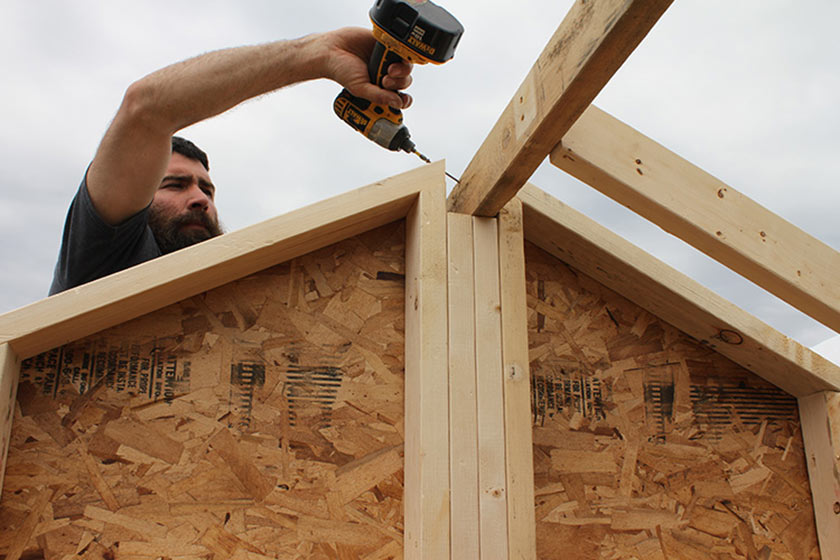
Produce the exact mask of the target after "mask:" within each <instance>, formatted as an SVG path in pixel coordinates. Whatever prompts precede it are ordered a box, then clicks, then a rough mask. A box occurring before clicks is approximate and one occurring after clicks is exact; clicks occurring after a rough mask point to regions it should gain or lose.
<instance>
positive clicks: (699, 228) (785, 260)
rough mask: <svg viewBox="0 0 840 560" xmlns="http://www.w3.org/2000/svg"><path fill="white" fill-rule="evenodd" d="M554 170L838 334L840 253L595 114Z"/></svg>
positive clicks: (568, 138) (579, 127)
mask: <svg viewBox="0 0 840 560" xmlns="http://www.w3.org/2000/svg"><path fill="white" fill-rule="evenodd" d="M551 162H552V163H553V164H554V165H556V166H557V167H559V168H560V169H562V170H564V171H566V172H568V173H570V174H571V175H574V176H575V177H577V178H578V179H580V180H581V181H584V182H585V183H587V184H589V185H590V186H592V187H594V188H595V189H597V190H598V191H600V192H602V193H603V194H605V195H607V196H609V197H610V198H612V199H613V200H615V201H617V202H619V203H621V204H623V205H624V206H626V207H628V208H630V209H631V210H633V211H634V212H636V213H638V214H639V215H641V216H644V217H645V218H647V219H648V220H650V221H652V222H653V223H655V224H656V225H658V226H659V227H661V228H662V229H664V230H665V231H667V232H669V233H671V234H673V235H675V236H677V237H679V238H680V239H682V240H683V241H685V242H686V243H689V244H691V245H693V246H694V247H696V248H697V249H699V250H701V251H703V252H704V253H706V254H707V255H709V256H710V257H712V258H713V259H715V260H717V261H719V262H721V263H722V264H724V265H726V266H728V267H729V268H731V269H732V270H734V271H735V272H738V273H739V274H741V275H743V276H745V277H746V278H748V279H750V280H752V281H753V282H755V283H756V284H758V285H759V286H761V287H762V288H764V289H766V290H767V291H769V292H771V293H773V294H775V295H777V296H778V297H780V298H781V299H783V300H785V301H786V302H788V303H790V304H791V305H793V306H794V307H796V308H798V309H799V310H801V311H803V312H804V313H805V314H807V315H810V316H811V317H813V318H814V319H817V320H818V321H820V322H822V323H824V324H825V325H826V326H828V327H831V328H832V329H834V330H835V331H838V332H840V284H838V282H837V278H838V276H840V253H838V252H837V251H835V250H834V249H832V248H831V247H829V246H828V245H826V244H825V243H822V242H821V241H819V240H818V239H816V238H814V237H812V236H810V235H808V234H807V233H805V232H804V231H802V230H801V229H799V228H798V227H796V226H794V225H793V224H791V223H790V222H787V221H785V220H784V219H783V218H781V217H779V216H777V215H776V214H774V213H773V212H771V211H769V210H767V209H766V208H764V207H763V206H761V205H759V204H758V203H756V202H755V201H753V200H751V199H750V198H748V197H746V196H744V195H743V194H741V193H739V192H738V191H736V190H735V189H733V188H732V187H730V186H729V185H726V184H725V183H722V182H721V181H719V180H717V179H716V178H714V177H713V176H711V175H709V174H708V173H706V172H705V171H703V170H702V169H700V168H698V167H696V166H694V165H692V164H691V163H689V162H688V161H686V160H685V159H683V158H681V157H680V156H678V155H677V154H675V153H673V152H671V151H669V150H668V149H666V148H664V147H663V146H662V145H660V144H657V143H656V142H654V141H653V140H651V139H650V138H648V137H646V136H644V135H643V134H641V133H639V132H637V131H636V130H634V129H633V128H632V127H630V126H628V125H626V124H624V123H622V122H621V121H619V120H618V119H616V118H614V117H612V116H610V115H609V114H607V113H605V112H604V111H602V110H600V109H598V108H597V107H590V108H589V109H587V110H586V112H585V113H584V114H583V115H582V116H581V117H580V119H578V121H577V122H576V123H575V124H574V126H572V128H571V129H570V130H569V132H568V133H567V134H566V135H565V136H564V137H563V140H562V142H561V143H560V144H559V145H558V146H557V148H556V149H555V150H554V151H553V152H552V154H551Z"/></svg>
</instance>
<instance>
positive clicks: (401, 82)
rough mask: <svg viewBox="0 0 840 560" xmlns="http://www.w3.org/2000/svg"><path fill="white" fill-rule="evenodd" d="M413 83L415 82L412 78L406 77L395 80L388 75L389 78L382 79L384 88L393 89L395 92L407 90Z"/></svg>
mask: <svg viewBox="0 0 840 560" xmlns="http://www.w3.org/2000/svg"><path fill="white" fill-rule="evenodd" d="M412 81H413V79H412V77H411V76H404V77H401V78H395V77H393V76H391V75H390V74H388V75H387V76H385V77H384V78H382V87H384V88H385V89H393V90H398V89H405V88H407V87H408V86H410V85H411V82H412Z"/></svg>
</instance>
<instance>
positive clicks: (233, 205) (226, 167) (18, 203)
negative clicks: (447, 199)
mask: <svg viewBox="0 0 840 560" xmlns="http://www.w3.org/2000/svg"><path fill="white" fill-rule="evenodd" d="M370 3H371V2H370V1H364V2H362V1H361V0H359V1H352V2H335V1H330V0H310V1H309V2H307V3H305V4H300V5H297V7H296V8H295V9H294V10H292V9H290V8H289V4H288V3H282V2H276V1H268V0H260V1H249V2H247V3H245V2H243V3H229V2H221V1H211V2H196V1H194V0H187V1H184V2H177V3H171V2H166V3H164V2H163V1H161V0H152V1H145V2H143V3H123V2H108V1H106V0H91V1H89V2H85V3H83V4H82V3H68V2H61V1H58V0H45V1H39V2H7V3H5V4H4V6H3V8H2V11H3V17H0V71H1V72H2V74H3V78H4V79H3V83H4V87H3V88H0V122H2V127H0V218H2V220H0V236H1V237H0V238H2V240H3V241H2V244H1V245H0V258H2V262H4V263H6V266H5V267H4V269H3V272H2V274H0V312H4V311H8V310H11V309H13V308H15V307H19V306H21V305H25V304H27V303H30V302H32V301H35V300H37V299H39V298H41V297H43V295H44V294H45V293H46V290H47V287H48V284H49V280H50V276H51V272H52V266H53V262H54V259H55V255H56V252H57V249H58V243H59V238H60V235H61V226H62V222H63V219H64V214H65V212H66V205H67V203H68V201H69V199H70V197H71V196H72V194H73V191H74V190H75V188H76V187H77V185H78V183H79V180H80V179H81V176H82V173H83V172H84V169H85V167H86V165H87V163H88V162H89V160H90V158H91V157H92V155H93V153H94V151H95V149H96V146H97V143H98V141H99V139H100V138H101V135H102V133H103V132H104V130H105V129H106V127H107V125H108V122H109V121H110V119H111V118H112V116H113V115H114V113H115V111H116V109H117V107H118V105H119V103H120V99H121V97H122V94H123V91H124V90H125V88H126V87H127V86H128V85H129V84H130V83H131V82H132V81H133V80H135V79H137V78H139V77H140V76H142V75H144V74H146V73H148V72H151V71H153V70H155V69H157V68H159V67H162V66H164V65H166V64H169V63H172V62H175V61H178V60H181V59H184V58H187V57H190V56H194V55H196V54H199V53H202V52H206V51H209V50H214V49H218V48H223V47H227V46H235V45H239V44H253V43H260V42H265V41H270V40H273V39H278V38H288V37H297V36H300V35H303V34H306V33H309V32H315V31H323V30H327V29H331V28H335V27H340V26H344V25H361V26H368V25H369V22H368V20H367V10H368V9H369V8H370ZM442 3H443V4H444V5H445V6H446V7H447V8H448V9H449V10H450V11H451V12H452V13H454V14H455V15H456V16H457V17H458V18H459V19H460V20H461V21H462V22H463V23H464V25H465V27H466V34H465V36H464V39H463V41H462V43H461V44H460V45H459V48H458V53H457V54H456V57H455V59H454V60H453V61H451V62H449V63H448V64H446V65H444V66H441V67H417V68H416V69H415V73H414V76H415V84H414V85H413V86H412V88H411V93H412V94H413V95H414V97H415V105H414V107H412V109H411V110H410V111H409V112H408V113H407V116H406V119H407V123H408V125H409V127H410V128H411V130H412V134H413V137H414V139H415V140H416V141H417V144H418V147H419V148H420V149H421V150H422V151H424V152H426V153H427V155H429V156H430V157H432V159H441V158H444V157H445V158H446V159H447V165H448V168H449V169H450V172H452V173H453V174H455V175H460V174H461V173H462V172H463V170H464V168H465V167H466V166H467V164H468V163H469V161H470V159H471V158H472V155H473V154H474V153H475V150H476V149H477V148H478V146H479V145H480V144H481V142H482V140H483V139H484V137H485V136H486V134H487V133H488V132H489V131H490V128H491V127H492V125H493V123H494V122H495V120H496V119H497V117H498V116H499V114H500V113H501V111H502V109H503V108H504V106H505V105H506V104H507V102H508V100H509V99H510V97H511V96H512V95H513V92H514V91H515V90H516V88H517V87H518V86H519V84H520V83H521V81H522V79H523V77H524V76H525V75H526V74H527V72H528V70H529V69H530V67H531V65H532V64H533V62H534V61H535V60H536V57H537V56H538V54H539V53H540V51H541V50H542V48H543V46H544V45H545V44H546V42H547V41H548V39H549V37H550V36H551V35H552V33H553V32H554V30H555V29H556V28H557V26H558V25H559V23H560V21H561V20H562V19H563V17H564V16H565V14H566V12H567V11H568V8H569V7H570V6H571V4H572V2H571V0H565V1H563V2H552V1H548V0H528V1H521V2H518V3H517V5H516V7H515V8H514V7H513V6H512V5H511V4H510V3H507V2H486V1H478V0H452V1H447V2H442ZM838 16H840V5H838V4H836V3H834V2H829V1H827V0H823V1H821V2H812V3H810V4H809V7H808V9H807V10H804V9H802V8H801V6H798V5H797V4H795V3H787V2H778V1H776V2H766V1H761V2H759V1H758V0H741V1H740V2H736V3H733V2H724V1H723V0H703V1H699V0H695V1H690V0H685V1H683V2H675V3H674V5H673V6H672V7H671V8H670V9H669V11H668V12H667V13H666V14H665V16H664V17H663V18H662V20H661V21H660V22H659V24H657V26H656V27H655V28H654V30H653V31H652V32H651V34H650V35H649V37H648V38H647V39H646V40H645V41H644V42H643V44H642V45H641V46H640V47H639V49H638V50H637V51H636V52H635V53H634V54H633V55H632V56H631V58H630V60H628V62H627V63H626V64H625V65H624V67H623V68H622V69H621V70H620V71H619V72H618V74H617V75H616V76H615V77H614V79H613V80H612V81H611V83H610V84H609V85H608V86H607V88H606V89H605V90H604V91H603V92H602V94H601V95H600V96H599V98H598V99H597V101H596V102H597V104H598V105H599V106H601V107H602V108H603V109H605V110H607V111H609V112H611V113H612V114H614V115H615V116H616V117H618V118H620V119H622V120H624V121H626V122H628V123H629V124H631V125H632V126H634V127H636V128H638V129H639V130H640V131H642V132H643V133H645V134H647V135H649V136H651V137H653V138H654V139H656V140H657V141H659V142H661V143H663V144H664V145H666V146H667V147H669V148H671V149H672V150H674V151H676V152H677V153H680V154H681V155H683V156H684V157H686V158H688V159H689V160H690V161H692V162H694V163H695V164H697V165H699V166H700V167H703V168H704V169H706V170H707V171H709V172H710V173H712V174H713V175H715V176H717V177H719V178H720V179H722V180H724V181H726V182H728V183H729V184H731V185H732V186H733V187H734V188H736V189H738V190H740V191H742V192H744V193H745V194H747V195H749V196H750V197H752V198H754V199H756V200H758V201H759V202H761V203H762V204H764V205H766V206H768V207H769V208H771V209H772V210H773V211H775V212H777V213H779V214H781V215H783V216H784V217H785V218H787V219H789V220H791V221H793V222H794V223H795V224H797V225H799V226H800V227H802V228H804V229H805V230H806V231H808V232H810V233H811V234H813V235H815V236H816V237H818V238H820V239H822V240H823V241H824V242H826V243H829V244H830V245H832V246H834V247H838V246H840V233H838V231H837V228H836V227H834V216H833V214H834V208H836V207H837V205H838V203H840V189H837V188H836V185H837V176H838V172H840V169H839V168H838V167H840V164H838V158H837V157H836V154H835V153H834V152H836V151H837V150H836V147H837V140H836V130H837V129H838V125H840V110H839V109H838V108H837V106H836V103H835V101H834V99H835V97H836V91H838V86H840V72H837V71H836V68H837V63H836V55H837V53H838V52H840V39H838V38H837V37H838V36H837V35H836V33H835V29H834V22H836V21H837V20H838ZM337 92H338V87H337V86H336V85H335V84H331V83H327V82H322V83H307V84H299V85H297V86H293V87H290V88H287V89H285V90H283V91H280V92H276V93H274V94H272V95H269V96H266V97H265V98H263V99H258V100H254V101H251V102H248V103H245V104H244V105H242V106H241V107H238V108H236V109H234V110H232V111H231V112H229V113H227V114H225V115H222V116H220V117H217V118H215V119H212V120H210V121H207V122H205V123H200V124H198V125H195V126H193V127H190V129H188V130H186V131H184V134H185V135H187V136H189V137H191V138H193V139H194V140H195V141H196V142H197V143H198V144H199V145H201V146H203V147H204V148H205V149H206V150H207V151H208V152H209V153H210V156H211V161H212V169H213V178H214V181H215V182H216V183H217V184H219V185H220V190H219V206H220V211H221V213H222V218H223V220H224V222H225V223H226V225H227V227H228V228H229V229H238V228H241V227H244V226H247V225H249V224H253V223H255V222H257V221H261V220H264V219H267V218H269V217H272V216H275V215H277V214H281V213H284V212H287V211H289V210H291V209H294V208H297V207H300V206H302V205H305V204H309V203H311V202H315V201H318V200H321V199H323V198H325V197H328V196H333V195H335V194H338V193H340V192H344V191H346V190H348V189H352V188H355V187H358V186H362V185H365V184H368V183H371V182H374V181H377V180H379V179H381V178H384V177H387V176H390V175H393V174H395V173H399V172H401V171H404V170H407V169H411V168H413V167H416V166H417V165H419V160H417V159H415V158H413V157H411V156H408V155H405V154H393V153H389V152H387V151H385V150H382V149H380V148H378V147H376V146H374V145H373V144H371V143H369V142H366V141H365V140H364V139H362V138H361V136H359V135H358V134H357V133H355V132H353V131H352V130H350V129H349V127H347V126H345V125H343V124H342V123H340V122H339V121H338V120H337V119H336V118H335V116H334V115H333V114H332V109H331V105H332V99H333V98H334V96H335V94H336V93H337ZM532 181H533V182H534V183H535V184H537V185H539V186H540V187H541V188H543V189H545V190H548V191H549V192H552V193H553V194H554V195H555V196H558V197H559V198H560V199H561V200H564V201H565V202H567V203H569V204H570V205H571V206H573V207H576V208H578V209H580V210H581V211H583V212H585V213H587V214H588V215H590V216H592V217H594V218H596V219H597V220H598V221H600V222H601V223H603V224H604V225H606V226H607V227H609V228H611V229H613V230H615V231H617V232H618V233H620V234H621V235H623V236H625V237H627V238H628V239H630V240H631V241H633V242H635V243H637V244H639V245H641V246H643V247H644V248H646V249H648V250H650V251H651V252H653V253H654V254H656V255H657V256H659V257H660V258H663V259H664V260H666V261H667V262H669V263H671V264H672V265H673V266H676V267H677V268H679V269H680V270H682V271H684V272H686V273H688V274H690V275H692V276H693V277H695V278H697V279H698V280H699V281H701V282H702V283H704V284H706V285H708V286H710V287H712V288H713V289H715V290H716V291H718V292H720V293H722V294H723V295H724V296H725V297H728V298H729V299H733V300H735V302H736V303H737V304H739V305H740V306H741V307H744V308H745V309H747V310H749V311H751V312H753V313H755V314H757V315H758V316H759V317H760V318H762V319H763V320H765V321H767V322H770V323H771V324H772V325H773V326H775V327H776V328H777V329H780V330H781V331H783V332H785V333H786V334H789V335H791V336H794V337H795V338H797V339H799V340H801V341H803V342H805V343H806V344H812V343H815V342H818V341H820V340H822V339H824V338H827V337H828V336H829V335H830V334H831V332H830V331H828V330H827V329H825V328H824V327H821V326H820V325H817V324H815V323H814V322H813V321H811V320H809V319H807V318H804V317H802V316H801V314H797V313H796V312H793V311H792V310H790V308H789V307H787V306H786V305H784V304H781V303H779V302H777V301H776V300H775V298H772V297H770V296H768V295H767V294H766V293H763V292H762V291H761V290H759V289H757V288H754V287H752V286H751V285H750V284H749V283H748V282H746V281H743V280H741V279H739V278H735V277H734V275H732V274H728V273H726V272H721V271H720V267H719V266H718V265H716V264H712V263H708V262H707V261H708V259H706V258H705V257H702V256H700V255H698V254H697V253H696V251H694V250H693V249H687V248H686V247H685V246H684V245H683V244H681V242H677V241H675V240H673V239H670V237H669V236H667V234H664V233H662V232H661V231H660V230H658V228H656V227H655V226H651V225H649V224H646V223H644V222H643V221H640V220H638V219H637V218H636V217H635V216H634V215H632V214H631V213H629V212H628V211H626V210H624V209H623V208H621V207H619V206H618V205H615V204H614V203H612V202H611V201H607V200H606V199H604V197H602V196H601V195H599V194H598V193H595V192H594V191H593V190H592V189H590V188H588V187H585V186H582V185H580V184H579V183H578V182H577V181H575V180H574V179H572V178H569V177H568V176H565V175H564V174H563V173H562V172H560V171H559V170H557V169H554V168H553V167H551V166H550V165H548V164H545V165H543V166H542V167H541V168H540V170H539V171H538V172H537V173H536V174H535V176H534V178H533V179H532Z"/></svg>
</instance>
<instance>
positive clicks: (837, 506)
mask: <svg viewBox="0 0 840 560" xmlns="http://www.w3.org/2000/svg"><path fill="white" fill-rule="evenodd" d="M834 513H835V514H837V515H840V502H834Z"/></svg>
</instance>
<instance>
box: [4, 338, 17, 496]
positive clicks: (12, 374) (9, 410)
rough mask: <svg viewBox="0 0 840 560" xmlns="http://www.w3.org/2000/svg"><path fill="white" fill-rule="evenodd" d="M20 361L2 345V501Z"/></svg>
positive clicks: (9, 349)
mask: <svg viewBox="0 0 840 560" xmlns="http://www.w3.org/2000/svg"><path fill="white" fill-rule="evenodd" d="M19 377H20V360H19V359H18V357H17V354H15V351H14V350H12V348H11V347H10V346H9V345H8V344H0V499H2V497H3V493H2V492H3V480H4V478H5V475H6V460H7V458H8V454H9V447H10V443H11V436H12V423H13V421H14V416H15V399H16V398H17V387H18V379H19Z"/></svg>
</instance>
